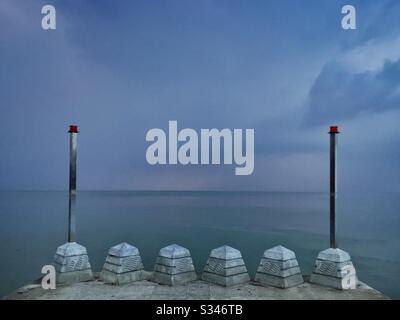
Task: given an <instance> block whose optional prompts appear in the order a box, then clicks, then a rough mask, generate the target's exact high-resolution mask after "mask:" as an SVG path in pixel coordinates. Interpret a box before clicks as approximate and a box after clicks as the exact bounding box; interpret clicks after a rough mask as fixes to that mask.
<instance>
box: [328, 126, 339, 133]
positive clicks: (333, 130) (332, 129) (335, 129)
mask: <svg viewBox="0 0 400 320" xmlns="http://www.w3.org/2000/svg"><path fill="white" fill-rule="evenodd" d="M329 133H339V127H338V126H330V127H329Z"/></svg>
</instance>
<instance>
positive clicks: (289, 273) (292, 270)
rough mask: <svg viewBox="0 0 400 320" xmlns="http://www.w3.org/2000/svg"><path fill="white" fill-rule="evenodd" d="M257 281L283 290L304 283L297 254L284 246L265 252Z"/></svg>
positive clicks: (257, 274)
mask: <svg viewBox="0 0 400 320" xmlns="http://www.w3.org/2000/svg"><path fill="white" fill-rule="evenodd" d="M255 280H256V281H257V282H259V283H260V284H261V285H264V286H273V287H278V288H282V289H283V288H290V287H294V286H298V285H300V284H302V283H303V282H304V281H303V277H302V275H301V271H300V267H299V264H298V262H297V259H296V255H295V253H294V252H293V251H292V250H289V249H287V248H285V247H282V246H276V247H273V248H271V249H269V250H266V251H265V252H264V255H263V257H262V258H261V261H260V265H259V267H258V269H257V273H256V276H255Z"/></svg>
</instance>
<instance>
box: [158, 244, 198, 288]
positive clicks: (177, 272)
mask: <svg viewBox="0 0 400 320" xmlns="http://www.w3.org/2000/svg"><path fill="white" fill-rule="evenodd" d="M196 279H197V275H196V272H195V269H194V265H193V260H192V257H191V255H190V251H189V250H188V249H186V248H184V247H181V246H179V245H177V244H172V245H169V246H167V247H164V248H162V249H161V250H160V252H159V253H158V257H157V259H156V263H155V266H154V272H153V277H152V280H153V281H154V282H157V283H160V284H166V285H170V286H173V285H181V284H185V283H187V282H189V281H193V280H196Z"/></svg>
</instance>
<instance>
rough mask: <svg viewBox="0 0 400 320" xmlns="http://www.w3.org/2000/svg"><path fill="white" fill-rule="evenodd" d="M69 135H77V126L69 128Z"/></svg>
mask: <svg viewBox="0 0 400 320" xmlns="http://www.w3.org/2000/svg"><path fill="white" fill-rule="evenodd" d="M68 132H69V133H78V126H77V125H75V124H73V125H70V126H69V131H68Z"/></svg>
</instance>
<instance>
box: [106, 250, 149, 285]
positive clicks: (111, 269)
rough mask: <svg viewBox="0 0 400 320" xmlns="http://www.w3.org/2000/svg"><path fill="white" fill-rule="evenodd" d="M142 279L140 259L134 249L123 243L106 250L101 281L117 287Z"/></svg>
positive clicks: (137, 251)
mask: <svg viewBox="0 0 400 320" xmlns="http://www.w3.org/2000/svg"><path fill="white" fill-rule="evenodd" d="M144 278H145V277H144V273H143V263H142V258H141V257H140V253H139V250H138V249H137V248H136V247H134V246H132V245H130V244H128V243H126V242H123V243H120V244H118V245H116V246H114V247H111V248H110V250H108V255H107V257H106V262H105V263H104V266H103V269H102V270H101V273H100V279H101V280H102V281H104V282H106V283H111V284H117V285H118V284H124V283H129V282H132V281H138V280H143V279H144Z"/></svg>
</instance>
